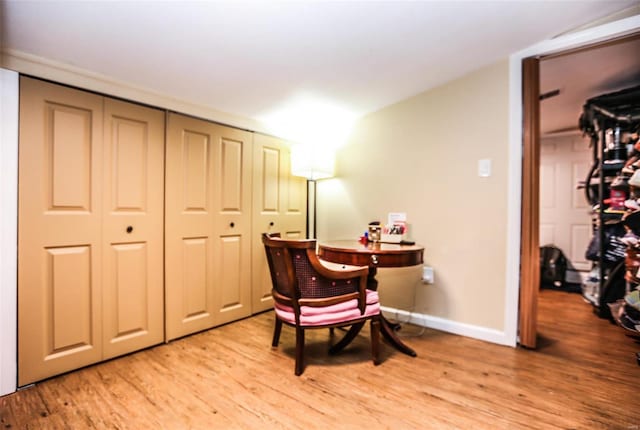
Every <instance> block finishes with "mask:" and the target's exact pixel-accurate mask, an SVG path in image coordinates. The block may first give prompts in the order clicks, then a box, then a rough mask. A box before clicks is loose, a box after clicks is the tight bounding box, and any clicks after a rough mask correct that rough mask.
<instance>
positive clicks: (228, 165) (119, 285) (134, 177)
mask: <svg viewBox="0 0 640 430" xmlns="http://www.w3.org/2000/svg"><path fill="white" fill-rule="evenodd" d="M165 124H166V127H165ZM165 134H166V137H165ZM19 144H20V156H19V190H18V193H19V208H18V210H19V220H18V224H19V228H18V237H19V240H18V241H19V243H18V373H19V375H18V385H20V386H23V385H26V384H29V383H32V382H35V381H39V380H42V379H45V378H47V377H50V376H53V375H57V374H60V373H64V372H67V371H70V370H73V369H77V368H80V367H83V366H86V365H89V364H93V363H97V362H99V361H102V360H106V359H109V358H112V357H116V356H119V355H122V354H126V353H129V352H133V351H136V350H140V349H142V348H146V347H149V346H152V345H157V344H159V343H162V342H163V341H170V340H172V339H176V338H178V337H181V336H185V335H188V334H191V333H195V332H198V331H201V330H205V329H209V328H213V327H215V326H218V325H221V324H224V323H228V322H231V321H235V320H238V319H240V318H244V317H247V316H250V315H252V314H254V313H257V312H261V311H263V310H266V309H271V306H272V305H271V299H270V291H271V284H270V278H269V277H268V268H267V267H266V259H265V257H264V249H263V248H262V242H261V234H262V233H263V232H268V231H279V232H281V233H282V234H283V236H285V237H303V232H304V228H305V225H306V182H305V180H304V178H296V177H292V176H291V174H290V161H289V144H288V143H287V142H285V141H283V140H281V139H278V138H275V137H270V136H265V135H261V134H258V133H253V132H251V131H247V130H239V129H236V128H233V127H229V126H224V125H220V124H216V123H213V122H211V121H206V120H202V119H197V118H192V117H189V116H186V115H182V114H179V113H167V112H166V111H164V110H160V109H154V108H150V107H146V106H141V105H138V104H135V103H130V102H124V101H120V100H116V99H114V98H111V97H108V96H102V95H98V94H94V93H90V92H86V91H82V90H78V89H72V88H68V87H65V86H61V85H57V84H53V83H48V82H44V81H40V80H37V79H31V78H26V77H21V84H20V143H19ZM165 160H166V166H165Z"/></svg>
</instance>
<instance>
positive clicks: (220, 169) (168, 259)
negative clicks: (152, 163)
mask: <svg viewBox="0 0 640 430" xmlns="http://www.w3.org/2000/svg"><path fill="white" fill-rule="evenodd" d="M251 140H252V135H251V133H249V132H246V131H242V130H238V129H234V128H231V127H224V126H221V125H218V124H214V123H211V122H208V121H204V120H199V119H195V118H191V117H187V116H184V115H179V114H173V113H171V114H169V122H168V127H167V149H166V150H167V154H166V160H167V167H166V184H167V185H166V195H165V217H166V219H165V283H166V287H165V297H166V322H165V324H166V335H167V339H175V338H178V337H181V336H184V335H187V334H190V333H194V332H197V331H200V330H204V329H207V328H211V327H214V326H216V325H219V324H223V323H225V322H229V321H233V320H236V319H239V318H242V317H245V316H248V315H250V314H251Z"/></svg>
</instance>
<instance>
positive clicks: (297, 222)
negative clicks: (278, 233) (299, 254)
mask: <svg viewBox="0 0 640 430" xmlns="http://www.w3.org/2000/svg"><path fill="white" fill-rule="evenodd" d="M281 160H282V161H281V166H282V170H281V172H282V174H283V175H284V176H285V178H284V180H281V187H282V191H281V195H282V208H283V218H284V219H283V221H282V224H283V226H284V229H283V232H282V233H283V236H282V237H284V238H287V239H305V237H306V229H307V218H306V217H307V180H306V179H305V178H301V177H299V176H292V175H291V153H290V152H289V151H288V150H287V151H283V153H282V159H281Z"/></svg>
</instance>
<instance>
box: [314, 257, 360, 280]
mask: <svg viewBox="0 0 640 430" xmlns="http://www.w3.org/2000/svg"><path fill="white" fill-rule="evenodd" d="M307 255H308V257H309V262H310V263H311V266H313V268H314V269H315V270H316V271H317V272H318V273H319V274H320V275H322V276H324V277H325V278H329V279H349V278H355V277H359V276H364V277H365V278H366V277H367V275H368V274H369V267H367V266H349V265H346V264H337V263H332V262H329V261H325V260H320V259H319V258H318V256H317V255H316V253H315V251H313V250H307Z"/></svg>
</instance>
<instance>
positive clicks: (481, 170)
mask: <svg viewBox="0 0 640 430" xmlns="http://www.w3.org/2000/svg"><path fill="white" fill-rule="evenodd" d="M478 176H480V177H481V178H488V177H489V176H491V159H490V158H483V159H482V160H478Z"/></svg>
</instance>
